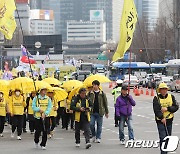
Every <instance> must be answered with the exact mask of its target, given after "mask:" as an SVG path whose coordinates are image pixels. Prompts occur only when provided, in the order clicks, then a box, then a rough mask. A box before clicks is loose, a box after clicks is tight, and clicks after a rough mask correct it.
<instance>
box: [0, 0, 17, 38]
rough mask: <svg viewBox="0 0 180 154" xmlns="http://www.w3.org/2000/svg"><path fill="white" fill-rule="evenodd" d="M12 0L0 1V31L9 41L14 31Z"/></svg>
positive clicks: (13, 6) (14, 7) (13, 5)
mask: <svg viewBox="0 0 180 154" xmlns="http://www.w3.org/2000/svg"><path fill="white" fill-rule="evenodd" d="M15 9H16V6H15V3H14V0H0V31H1V32H2V33H3V34H4V35H5V37H6V39H9V40H11V39H12V37H13V33H14V31H15V29H16V21H15V18H14V10H15Z"/></svg>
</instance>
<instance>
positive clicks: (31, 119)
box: [26, 91, 36, 134]
mask: <svg viewBox="0 0 180 154" xmlns="http://www.w3.org/2000/svg"><path fill="white" fill-rule="evenodd" d="M35 96H36V92H35V91H32V92H31V94H30V96H29V97H27V99H26V104H27V113H28V121H29V130H30V132H31V134H33V133H34V130H35V120H34V111H33V109H32V102H33V99H34V97H35Z"/></svg>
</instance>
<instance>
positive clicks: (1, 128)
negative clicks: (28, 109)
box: [0, 116, 6, 134]
mask: <svg viewBox="0 0 180 154" xmlns="http://www.w3.org/2000/svg"><path fill="white" fill-rule="evenodd" d="M5 118H6V117H5V116H0V134H2V133H3V131H4V124H5Z"/></svg>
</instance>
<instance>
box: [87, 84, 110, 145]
mask: <svg viewBox="0 0 180 154" xmlns="http://www.w3.org/2000/svg"><path fill="white" fill-rule="evenodd" d="M92 85H93V91H91V92H90V94H88V96H89V99H90V100H91V102H92V104H93V110H92V113H91V122H90V127H91V133H92V141H93V142H97V143H101V133H102V125H103V116H104V114H105V116H106V118H108V117H109V110H108V102H107V97H106V95H105V93H104V92H103V91H101V90H100V87H99V86H100V82H99V81H98V80H94V81H93V82H92ZM95 123H97V131H96V130H95Z"/></svg>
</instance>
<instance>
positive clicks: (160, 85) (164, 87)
mask: <svg viewBox="0 0 180 154" xmlns="http://www.w3.org/2000/svg"><path fill="white" fill-rule="evenodd" d="M160 89H168V86H167V84H166V83H160V84H159V87H158V89H157V91H158V93H159V90H160Z"/></svg>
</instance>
